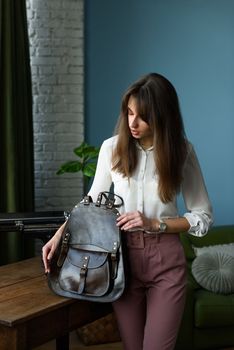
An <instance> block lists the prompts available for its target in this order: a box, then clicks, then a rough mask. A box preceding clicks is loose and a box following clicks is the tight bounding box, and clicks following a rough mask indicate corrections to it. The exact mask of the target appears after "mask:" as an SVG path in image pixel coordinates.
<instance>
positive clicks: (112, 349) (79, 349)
mask: <svg viewBox="0 0 234 350" xmlns="http://www.w3.org/2000/svg"><path fill="white" fill-rule="evenodd" d="M34 350H55V341H51V342H49V343H47V344H45V345H42V346H39V347H37V348H35V349H34ZM70 350H123V347H122V345H121V343H109V344H101V345H92V346H91V345H90V346H85V345H82V343H81V342H80V341H79V339H78V337H77V334H76V332H72V333H71V335H70ZM188 350H189V349H188ZM220 350H234V348H228V349H220Z"/></svg>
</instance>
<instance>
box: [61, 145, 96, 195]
mask: <svg viewBox="0 0 234 350" xmlns="http://www.w3.org/2000/svg"><path fill="white" fill-rule="evenodd" d="M99 150H100V147H94V146H91V145H89V144H88V143H86V142H82V143H81V144H80V145H79V146H78V147H76V148H75V149H74V150H73V152H74V153H75V155H76V156H78V157H79V159H78V160H71V161H68V162H66V163H64V164H62V165H61V167H60V168H59V169H58V171H57V173H56V174H57V175H61V174H64V173H77V172H80V171H81V172H82V174H83V181H84V189H85V190H87V186H88V184H89V181H90V179H91V178H92V177H93V176H94V175H95V171H96V166H97V158H98V154H99Z"/></svg>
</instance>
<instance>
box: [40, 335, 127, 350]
mask: <svg viewBox="0 0 234 350" xmlns="http://www.w3.org/2000/svg"><path fill="white" fill-rule="evenodd" d="M34 350H55V341H51V342H49V343H47V344H45V345H42V346H39V347H37V348H35V349H34ZM70 350H123V348H122V346H121V343H108V344H101V345H92V346H91V345H89V346H85V345H83V344H82V343H81V342H80V340H79V339H78V337H77V334H76V332H72V333H71V334H70Z"/></svg>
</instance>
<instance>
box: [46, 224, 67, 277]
mask: <svg viewBox="0 0 234 350" xmlns="http://www.w3.org/2000/svg"><path fill="white" fill-rule="evenodd" d="M64 226H65V223H64V224H63V225H62V226H60V228H59V229H58V230H57V231H56V233H55V235H54V236H53V237H52V238H51V239H50V240H49V241H48V242H47V243H46V244H45V245H44V246H43V248H42V260H43V263H44V267H45V273H48V272H50V260H51V259H52V256H53V255H54V252H55V250H56V248H57V247H58V244H59V241H60V239H61V236H62V233H63V229H64Z"/></svg>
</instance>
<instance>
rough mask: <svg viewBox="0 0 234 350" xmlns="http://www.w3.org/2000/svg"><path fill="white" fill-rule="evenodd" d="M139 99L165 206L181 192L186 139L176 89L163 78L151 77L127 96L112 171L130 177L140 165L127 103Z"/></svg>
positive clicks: (158, 76)
mask: <svg viewBox="0 0 234 350" xmlns="http://www.w3.org/2000/svg"><path fill="white" fill-rule="evenodd" d="M130 96H132V97H134V98H135V99H136V103H137V111H138V115H139V116H140V117H141V118H142V119H143V120H144V121H145V122H147V123H148V125H149V126H150V128H151V130H152V131H153V146H154V159H155V164H156V170H157V173H158V176H159V186H158V191H159V196H160V199H161V200H162V202H164V203H167V202H170V201H171V200H173V197H174V195H175V194H176V193H177V192H178V191H179V190H180V185H181V181H182V172H183V164H184V160H185V157H186V138H185V131H184V125H183V120H182V116H181V112H180V107H179V101H178V96H177V93H176V90H175V88H174V87H173V85H172V84H171V83H170V82H169V81H168V80H167V79H166V78H165V77H163V76H162V75H160V74H157V73H150V74H148V75H146V76H144V77H142V78H141V79H139V80H138V81H136V82H135V83H134V84H132V85H131V86H130V87H129V88H128V90H127V91H126V92H125V94H124V96H123V98H122V104H121V112H120V117H119V120H118V123H117V126H116V129H115V133H116V134H118V141H117V145H116V147H115V149H114V152H113V156H112V164H113V170H115V171H118V172H120V173H121V174H123V175H124V176H126V177H128V178H129V177H131V175H132V174H133V172H134V170H135V168H136V165H137V149H136V146H135V142H134V138H133V137H132V135H131V133H130V129H129V126H128V101H129V98H130Z"/></svg>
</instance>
